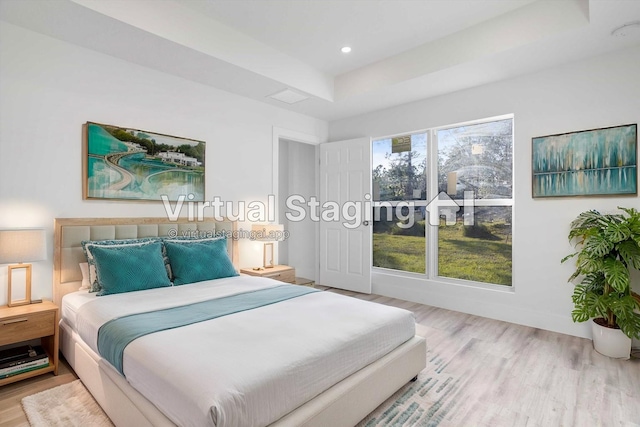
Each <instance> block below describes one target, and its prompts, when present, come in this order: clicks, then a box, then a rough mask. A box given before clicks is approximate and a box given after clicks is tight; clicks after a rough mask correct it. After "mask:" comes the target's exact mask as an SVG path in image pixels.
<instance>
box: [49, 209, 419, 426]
mask: <svg viewBox="0 0 640 427" xmlns="http://www.w3.org/2000/svg"><path fill="white" fill-rule="evenodd" d="M196 229H197V230H198V231H199V232H200V234H207V233H209V234H211V233H214V232H215V233H217V234H220V233H221V232H224V233H225V234H226V235H227V236H228V238H227V239H226V241H225V242H224V244H225V246H226V247H225V250H226V255H227V256H228V259H229V261H230V262H231V263H233V265H234V266H235V267H237V263H238V242H237V236H236V232H237V230H236V224H235V222H233V221H227V220H223V221H214V220H212V219H211V220H205V221H202V222H197V223H196V222H189V221H187V220H179V221H177V222H175V221H173V222H172V221H169V220H167V219H163V218H119V219H95V218H92V219H86V218H85V219H69V218H62V219H56V221H55V243H54V300H55V302H56V303H57V304H58V305H59V306H60V307H61V313H62V315H61V322H60V336H61V341H60V342H61V351H62V353H63V355H64V357H65V358H66V360H67V361H68V362H69V364H70V365H71V366H72V367H73V369H74V370H75V372H76V373H77V375H78V376H79V377H80V379H81V380H82V381H83V383H84V384H85V386H86V387H87V389H88V390H89V391H90V392H91V393H92V395H93V396H94V397H95V399H96V400H97V402H98V403H99V404H100V405H101V406H102V408H103V409H104V410H105V412H106V413H107V414H108V415H109V417H110V418H111V419H112V421H113V422H114V423H115V424H116V425H117V426H130V425H131V426H134V425H135V426H136V427H138V426H173V425H197V426H200V425H211V426H216V427H222V426H224V427H228V426H249V425H256V426H263V425H270V426H303V425H305V426H345V427H348V426H353V425H355V424H356V423H357V422H358V421H360V420H361V419H362V418H364V417H365V416H366V415H367V414H368V413H370V412H371V411H372V410H373V409H375V408H376V407H377V406H378V405H379V404H380V403H382V402H383V401H384V400H385V399H386V398H387V397H389V396H390V395H392V394H393V393H394V392H395V391H396V390H398V389H399V388H400V387H402V386H403V385H404V384H406V383H407V382H408V381H410V380H411V379H412V378H414V377H415V376H416V375H417V374H418V372H420V371H421V370H422V369H423V368H424V367H425V363H426V343H425V340H424V338H421V337H418V336H415V335H414V327H415V325H414V323H413V318H412V317H409V318H408V317H407V313H408V312H405V311H404V310H400V309H396V308H393V307H387V306H383V305H379V304H374V303H370V302H366V301H362V300H358V299H355V298H349V297H345V296H341V295H338V294H335V293H331V292H322V291H317V290H314V289H309V288H306V287H302V286H296V285H285V284H283V283H281V282H277V281H274V280H271V279H266V278H256V277H247V276H236V275H233V276H230V277H223V278H217V279H215V280H204V281H198V282H195V283H189V284H184V285H182V286H166V287H164V286H163V287H159V288H157V289H146V290H139V291H136V292H127V293H117V292H116V293H114V294H112V295H105V296H96V293H94V292H88V291H87V290H82V291H80V290H79V288H80V286H81V282H82V278H83V275H82V271H81V269H80V266H79V265H80V263H82V262H84V261H85V260H86V258H85V254H84V251H83V248H82V242H83V241H104V240H113V239H118V240H132V241H133V239H137V240H144V239H150V238H156V237H163V236H165V237H166V236H170V237H175V235H176V234H185V232H188V231H193V230H196ZM154 244H155V243H154ZM147 247H149V248H150V247H151V245H147ZM101 256H102V255H101ZM176 277H177V276H176ZM265 298H266V299H265ZM231 303H232V304H234V305H233V306H232V307H234V308H233V309H229V308H228V307H229V306H230V305H229V304H231ZM237 304H240V305H239V306H237ZM252 304H253V305H252ZM201 306H202V307H203V308H202V309H198V310H194V309H193V307H201ZM185 307H187V308H188V310H187V311H188V312H189V313H190V314H189V315H190V316H193V313H203V316H210V317H206V318H203V319H199V320H198V321H193V322H192V323H189V322H190V321H187V322H186V323H184V324H183V323H180V325H178V326H176V325H173V324H171V325H172V326H171V327H166V328H164V329H163V328H159V330H157V331H152V332H149V331H146V330H145V331H144V332H142V333H141V334H140V335H135V334H136V333H137V332H132V331H134V330H137V329H140V328H141V329H144V328H145V327H147V326H144V325H154V326H153V327H155V325H156V324H157V323H158V322H157V321H156V320H155V319H157V317H153V316H155V315H156V314H155V313H157V312H158V310H159V311H162V312H163V313H164V314H166V313H165V312H169V313H172V314H173V312H178V311H185V310H183V309H184V308H185ZM224 310H227V311H226V312H225V311H224ZM229 310H230V311H229ZM217 311H220V313H222V314H221V315H219V316H218V315H215V316H212V315H211V313H216V312H217ZM164 314H163V315H164ZM409 315H410V313H409ZM145 316H147V317H149V316H151V317H149V318H148V319H147V320H145V318H146V317H145ZM169 317H171V316H169ZM163 318H164V317H163ZM176 318H177V317H176ZM172 319H173V317H172ZM124 320H126V321H129V323H128V324H125V326H118V327H119V328H120V329H117V328H116V327H115V326H114V328H113V329H114V330H119V331H123V330H124V331H127V333H130V334H132V335H134V338H135V339H133V340H132V341H131V342H127V343H125V344H120V347H117V346H114V347H113V348H116V349H117V350H113V351H111V350H108V351H107V350H105V348H107V347H105V345H106V344H104V342H105V340H106V338H104V339H103V338H102V337H106V336H108V334H107V332H105V331H107V330H108V329H109V327H111V326H112V325H116V324H117V323H118V322H120V321H124ZM171 321H173V320H171ZM180 321H181V322H182V320H180ZM98 330H99V331H100V336H101V337H100V338H98V332H97V331H98ZM120 333H121V332H120ZM115 341H116V342H117V341H118V340H115ZM101 345H102V347H101ZM108 348H111V347H108ZM170 349H173V350H174V351H169V350H170ZM101 353H102V354H103V356H101V355H100V354H101Z"/></svg>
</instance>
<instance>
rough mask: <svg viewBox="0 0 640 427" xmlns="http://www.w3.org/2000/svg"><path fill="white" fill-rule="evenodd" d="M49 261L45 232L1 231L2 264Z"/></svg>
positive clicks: (30, 230)
mask: <svg viewBox="0 0 640 427" xmlns="http://www.w3.org/2000/svg"><path fill="white" fill-rule="evenodd" d="M45 259H47V250H46V239H45V234H44V230H43V229H41V228H34V229H17V230H0V264H8V263H12V262H18V263H20V262H31V261H42V260H45Z"/></svg>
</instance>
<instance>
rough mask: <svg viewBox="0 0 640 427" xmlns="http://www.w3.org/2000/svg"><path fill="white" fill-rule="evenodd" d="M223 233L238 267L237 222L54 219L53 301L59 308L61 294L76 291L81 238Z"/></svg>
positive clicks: (78, 281)
mask: <svg viewBox="0 0 640 427" xmlns="http://www.w3.org/2000/svg"><path fill="white" fill-rule="evenodd" d="M196 230H198V231H200V232H214V231H215V232H218V233H220V232H224V233H225V234H227V236H228V238H227V251H228V252H229V257H230V258H231V261H232V262H233V265H234V266H236V268H238V239H237V223H236V222H235V221H229V220H223V221H216V220H214V219H213V218H206V219H205V220H203V221H189V220H188V219H187V218H180V219H178V220H177V221H170V220H169V219H168V218H56V219H55V225H54V246H53V302H54V303H55V304H56V305H58V307H60V306H61V305H60V304H61V302H62V297H63V296H65V295H66V294H68V293H69V292H74V291H77V290H78V288H80V284H81V282H82V272H81V271H80V266H79V264H80V263H81V262H86V258H85V256H84V252H83V251H82V245H81V242H82V241H83V240H112V239H137V238H142V237H166V236H170V237H175V235H176V233H177V235H182V234H183V233H187V232H194V231H196Z"/></svg>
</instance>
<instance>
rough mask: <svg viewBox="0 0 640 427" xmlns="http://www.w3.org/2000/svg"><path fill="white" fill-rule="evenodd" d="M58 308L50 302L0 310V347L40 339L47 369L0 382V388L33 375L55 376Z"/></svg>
mask: <svg viewBox="0 0 640 427" xmlns="http://www.w3.org/2000/svg"><path fill="white" fill-rule="evenodd" d="M59 316H60V314H59V309H58V306H57V305H55V304H54V303H52V302H50V301H45V302H42V303H38V304H29V305H21V306H16V307H7V306H4V307H0V346H5V345H9V344H19V343H21V342H26V341H30V340H33V339H38V338H40V342H41V345H42V347H43V348H44V350H45V351H46V352H47V355H48V356H49V366H47V367H45V368H41V369H36V370H34V371H29V372H24V373H22V374H18V375H14V376H12V377H8V378H4V379H2V380H0V386H3V385H5V384H10V383H13V382H16V381H20V380H23V379H26V378H31V377H35V376H36V375H41V374H46V373H47V372H53V374H54V375H58V339H59V338H58V321H59Z"/></svg>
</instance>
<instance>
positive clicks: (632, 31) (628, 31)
mask: <svg viewBox="0 0 640 427" xmlns="http://www.w3.org/2000/svg"><path fill="white" fill-rule="evenodd" d="M636 34H640V21H635V22H629V23H628V24H624V25H623V26H621V27H618V28H616V29H615V30H613V31H612V32H611V35H612V36H614V37H627V36H633V35H636Z"/></svg>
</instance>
